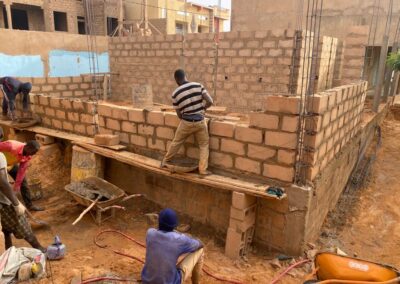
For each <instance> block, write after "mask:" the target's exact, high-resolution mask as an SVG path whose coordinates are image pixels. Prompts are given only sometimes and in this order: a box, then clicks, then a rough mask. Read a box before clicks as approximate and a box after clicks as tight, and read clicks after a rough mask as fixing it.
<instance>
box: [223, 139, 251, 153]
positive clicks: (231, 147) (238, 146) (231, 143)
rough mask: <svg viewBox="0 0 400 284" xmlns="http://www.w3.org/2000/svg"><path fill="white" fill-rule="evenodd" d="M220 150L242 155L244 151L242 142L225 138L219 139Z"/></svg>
mask: <svg viewBox="0 0 400 284" xmlns="http://www.w3.org/2000/svg"><path fill="white" fill-rule="evenodd" d="M221 151H222V152H227V153H233V154H236V155H239V156H243V155H244V153H245V149H244V143H241V142H238V141H235V140H230V139H225V138H224V139H221Z"/></svg>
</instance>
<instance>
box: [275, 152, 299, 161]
mask: <svg viewBox="0 0 400 284" xmlns="http://www.w3.org/2000/svg"><path fill="white" fill-rule="evenodd" d="M295 160H296V151H287V150H278V163H282V164H286V165H293V164H294V162H295Z"/></svg>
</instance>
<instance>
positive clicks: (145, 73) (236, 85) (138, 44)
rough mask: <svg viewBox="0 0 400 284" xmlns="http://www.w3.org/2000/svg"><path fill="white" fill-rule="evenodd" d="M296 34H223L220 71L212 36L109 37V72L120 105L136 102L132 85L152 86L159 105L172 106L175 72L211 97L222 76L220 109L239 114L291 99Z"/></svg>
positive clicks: (219, 95) (218, 99)
mask: <svg viewBox="0 0 400 284" xmlns="http://www.w3.org/2000/svg"><path fill="white" fill-rule="evenodd" d="M294 35H295V33H294V31H290V30H273V31H262V32H229V33H221V34H220V42H219V47H218V68H216V67H215V64H216V58H215V57H216V48H215V42H214V38H213V37H214V35H213V34H189V35H187V36H186V37H185V42H184V43H183V38H182V36H181V35H156V36H150V37H129V38H128V37H122V38H118V37H115V38H110V42H109V47H110V68H111V71H112V72H116V73H119V76H115V78H113V80H112V93H113V94H114V98H113V99H115V100H127V101H131V96H132V92H131V87H130V84H150V85H151V86H152V89H153V94H154V100H155V102H157V103H165V104H171V98H170V97H171V93H172V92H173V91H174V89H175V88H176V87H177V86H176V83H175V81H174V78H173V74H174V71H175V70H176V69H178V68H182V67H183V68H185V69H186V71H187V73H188V77H189V80H192V81H198V82H200V83H202V84H203V85H204V86H205V87H206V88H207V89H208V90H209V92H210V93H211V94H213V90H214V85H213V82H214V76H215V72H217V74H216V75H217V80H216V96H215V98H214V99H215V100H216V103H217V104H218V105H221V106H222V105H223V106H227V107H228V108H229V109H232V110H236V111H248V110H257V109H260V106H262V105H263V102H264V100H265V98H266V97H267V95H288V94H289V85H290V74H291V69H292V57H293V54H294V48H295V41H294Z"/></svg>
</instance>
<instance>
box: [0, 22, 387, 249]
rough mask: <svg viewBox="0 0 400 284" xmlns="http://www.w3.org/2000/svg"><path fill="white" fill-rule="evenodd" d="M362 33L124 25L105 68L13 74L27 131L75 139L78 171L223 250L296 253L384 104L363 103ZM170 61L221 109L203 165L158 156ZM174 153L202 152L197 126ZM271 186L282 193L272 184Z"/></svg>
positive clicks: (167, 139) (167, 112) (163, 139)
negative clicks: (27, 91)
mask: <svg viewBox="0 0 400 284" xmlns="http://www.w3.org/2000/svg"><path fill="white" fill-rule="evenodd" d="M234 19H235V18H234ZM367 44H368V29H366V27H365V26H353V27H351V28H349V29H347V32H346V34H345V35H344V36H343V37H340V38H335V37H330V36H321V37H319V36H318V34H317V33H315V32H311V31H309V30H307V29H304V30H302V29H299V30H296V29H287V28H285V29H275V28H273V29H270V30H258V31H254V30H251V29H249V30H235V31H232V32H227V33H217V34H212V33H208V34H207V33H193V34H185V33H184V34H183V35H152V36H146V37H143V36H137V37H135V36H129V37H128V36H126V37H125V36H122V34H120V36H119V37H112V38H109V39H108V49H109V61H110V72H105V73H106V74H104V73H100V74H90V75H91V76H51V77H48V78H46V76H36V77H35V78H21V79H23V80H30V81H32V82H33V85H34V89H33V93H34V94H32V96H31V112H32V115H33V116H35V117H36V118H37V119H38V120H40V125H39V126H33V127H30V128H27V129H25V130H24V131H32V132H36V133H40V134H45V135H49V136H54V137H58V138H60V139H65V140H70V141H73V142H74V144H75V146H74V152H73V155H81V156H82V155H86V156H85V157H86V159H87V161H88V162H87V163H85V165H83V164H81V165H79V164H77V165H75V167H77V168H79V169H80V170H79V171H78V172H79V174H76V175H75V176H73V178H83V177H85V176H89V175H97V176H99V177H102V178H104V179H106V180H108V181H110V182H112V183H114V184H115V185H117V186H119V187H121V188H123V189H124V190H126V191H127V192H130V193H144V194H146V196H147V198H148V199H150V200H151V201H154V202H156V203H157V204H160V205H162V206H169V207H173V208H175V209H177V210H178V211H179V212H180V213H182V214H185V215H187V216H190V217H191V218H192V219H193V220H194V221H197V222H200V223H202V224H205V225H207V226H210V227H212V228H213V230H214V231H215V232H216V236H217V237H218V238H220V239H223V240H225V243H226V252H227V254H228V255H229V256H232V257H236V256H239V255H243V254H244V253H246V250H247V248H248V247H247V246H248V244H249V243H251V242H252V243H253V244H255V245H257V246H260V247H268V248H272V249H276V250H279V251H283V252H286V253H288V254H300V253H301V252H302V249H303V248H304V246H305V244H306V243H307V242H309V241H313V240H314V239H315V238H316V237H317V235H318V233H319V230H320V228H321V226H322V223H323V221H324V219H325V217H326V215H327V214H328V211H329V210H330V209H332V208H334V207H335V204H336V202H337V200H338V198H339V196H340V194H341V193H342V191H343V189H344V188H345V187H346V184H347V182H348V179H349V177H350V175H351V173H352V170H353V168H354V167H355V165H356V164H357V163H358V162H359V155H360V154H361V153H362V152H363V151H364V150H365V147H366V146H367V145H368V144H369V142H370V140H371V137H373V135H374V132H375V127H376V125H378V124H379V123H380V122H381V120H382V119H383V117H384V114H385V111H386V107H387V106H386V105H382V106H381V108H380V109H379V112H377V113H375V114H373V115H370V116H368V117H365V115H364V103H365V100H366V94H367V89H368V83H367V82H366V81H365V80H361V79H360V78H361V73H362V70H363V67H364V60H365V46H366V45H367ZM316 50H317V51H318V53H317V54H316V53H314V52H315V51H316ZM313 58H314V59H313ZM313 60H315V61H313ZM177 68H184V69H185V70H186V71H187V73H188V76H189V79H190V80H192V81H198V82H201V83H202V84H204V86H205V87H206V88H207V89H208V90H209V92H210V94H212V96H213V97H214V99H215V101H216V105H217V106H219V107H221V108H222V110H219V111H217V112H216V113H211V114H210V115H209V117H208V118H209V133H210V166H211V169H212V170H213V174H212V175H210V176H206V177H200V176H199V175H197V174H182V173H171V172H170V171H168V170H164V169H160V168H159V161H160V159H161V157H162V155H163V154H165V152H166V150H167V149H168V147H169V145H170V143H171V140H172V139H173V137H174V133H175V131H176V128H177V126H178V124H179V119H178V117H177V116H176V114H175V112H174V111H173V110H172V109H171V108H170V107H168V106H166V105H169V104H170V94H171V92H172V91H173V89H174V88H175V82H174V80H173V72H174V71H175V70H176V69H177ZM103 77H104V81H102V82H101V84H98V83H99V80H98V78H103ZM93 78H95V79H93ZM102 80H103V79H102ZM88 89H90V90H91V92H88V91H85V90H88ZM306 94H307V95H306ZM225 108H226V109H225ZM2 124H3V125H6V126H8V127H9V126H10V124H9V123H7V122H2ZM98 133H100V134H116V135H118V136H119V138H120V141H121V144H122V146H123V147H124V148H125V147H126V149H123V150H120V151H117V150H115V149H109V148H104V147H101V146H96V145H94V142H93V137H94V135H95V134H98ZM180 154H181V156H183V157H186V158H190V159H197V158H198V155H199V153H198V149H197V147H196V141H195V139H194V138H190V139H189V140H188V141H187V142H186V144H185V146H184V148H182V149H181V152H180ZM121 176H123V177H124V178H123V179H121V178H120V177H121ZM276 187H278V188H281V189H283V193H282V195H280V194H278V195H274V194H271V192H270V191H269V189H271V188H276Z"/></svg>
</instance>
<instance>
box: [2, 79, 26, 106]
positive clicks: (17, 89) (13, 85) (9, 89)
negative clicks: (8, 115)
mask: <svg viewBox="0 0 400 284" xmlns="http://www.w3.org/2000/svg"><path fill="white" fill-rule="evenodd" d="M0 84H1V85H2V86H3V90H4V91H5V92H6V95H7V98H8V103H9V105H10V109H11V110H14V108H15V98H16V97H17V95H18V94H19V93H21V86H22V84H23V83H22V82H21V81H19V80H17V79H15V78H13V77H3V78H0ZM22 95H23V97H22V106H23V108H24V109H28V105H29V95H28V94H22Z"/></svg>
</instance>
